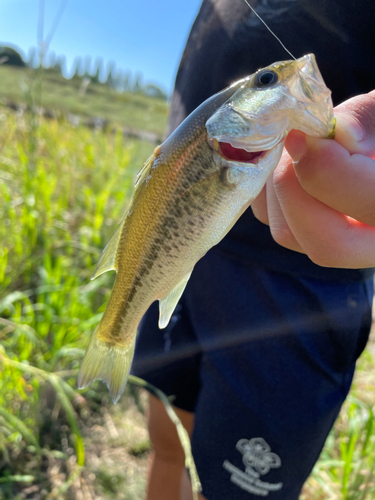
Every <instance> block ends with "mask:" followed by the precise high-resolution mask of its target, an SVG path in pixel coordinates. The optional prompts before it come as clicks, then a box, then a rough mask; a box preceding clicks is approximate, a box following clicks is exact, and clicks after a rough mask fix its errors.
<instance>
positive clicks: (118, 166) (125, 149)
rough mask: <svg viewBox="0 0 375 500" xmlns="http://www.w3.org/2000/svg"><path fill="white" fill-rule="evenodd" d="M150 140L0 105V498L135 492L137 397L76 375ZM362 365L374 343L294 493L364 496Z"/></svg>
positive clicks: (366, 454)
mask: <svg viewBox="0 0 375 500" xmlns="http://www.w3.org/2000/svg"><path fill="white" fill-rule="evenodd" d="M0 69H1V70H3V69H4V68H0ZM151 150H152V146H150V145H149V144H147V143H142V142H139V141H134V140H125V139H124V138H123V136H122V134H121V133H120V132H117V133H111V132H109V131H105V130H104V131H93V130H90V129H88V128H85V127H83V126H78V127H76V128H74V127H73V126H72V125H71V124H69V123H67V122H66V121H65V120H64V119H63V118H62V119H60V120H55V119H53V120H46V119H39V118H37V117H35V116H34V115H33V114H31V113H30V114H24V115H22V116H20V115H19V114H16V113H12V112H10V111H8V110H7V109H6V108H5V107H3V108H0V219H1V221H2V224H0V242H1V244H0V346H1V347H0V500H11V499H12V500H21V499H22V498H26V497H28V498H33V499H35V500H38V499H39V498H40V499H42V498H48V499H50V500H51V499H52V498H54V499H65V498H73V499H77V500H78V499H79V498H82V496H81V497H80V496H79V495H80V494H83V493H82V492H85V493H84V494H85V495H86V496H85V498H87V499H90V498H93V499H94V498H96V497H97V496H100V497H102V498H104V499H110V498H116V499H117V500H140V499H141V498H143V494H144V493H143V492H144V487H145V477H146V460H147V454H148V450H149V441H148V436H147V432H146V430H145V418H144V415H143V411H138V409H137V408H138V407H139V408H141V409H142V408H143V407H144V405H145V401H144V396H143V395H141V396H139V395H138V393H136V392H134V390H133V389H132V388H131V387H129V388H128V390H127V392H126V394H125V395H124V396H123V397H122V399H121V402H120V403H119V404H118V405H116V406H113V405H112V404H111V403H110V400H109V396H108V392H107V391H106V390H105V389H104V388H103V385H102V384H100V383H96V384H93V385H92V386H91V387H90V388H89V389H88V390H86V391H84V392H83V393H81V394H79V393H78V392H77V390H76V377H77V371H78V366H79V363H80V361H81V359H82V356H83V353H84V350H85V347H86V345H87V342H88V339H89V336H90V334H91V332H92V330H93V328H94V327H95V325H96V324H97V323H98V321H99V319H100V317H101V315H102V313H103V311H104V307H105V303H106V301H107V299H108V297H109V293H110V289H111V286H112V283H113V275H111V274H110V273H107V274H104V275H103V276H101V277H99V278H98V279H96V280H94V281H90V276H91V275H92V273H93V271H94V268H95V265H96V262H97V260H98V258H99V256H100V253H101V249H102V248H103V247H104V245H105V244H106V243H107V241H108V239H109V238H110V236H111V234H112V233H113V231H114V228H115V227H116V224H117V222H119V220H120V219H121V216H122V214H123V212H124V210H125V208H126V205H127V203H128V202H129V198H130V194H131V192H132V189H133V187H132V186H133V180H134V176H135V173H136V172H137V171H138V170H139V169H140V168H141V166H142V164H143V161H144V160H145V159H146V158H147V157H148V155H149V154H150V152H151ZM374 368H375V362H374V344H373V343H372V344H370V345H369V347H368V349H367V350H366V351H365V353H364V355H363V356H362V358H361V361H360V363H359V366H358V370H357V374H356V379H355V383H354V386H353V389H352V391H351V396H350V398H349V399H348V402H347V403H346V405H345V407H344V409H343V411H342V413H341V416H340V418H339V420H338V422H337V424H336V426H335V429H334V430H333V431H332V433H331V435H330V437H329V439H328V441H327V443H326V446H325V449H324V451H323V453H322V456H321V459H320V461H319V462H318V464H317V466H316V467H315V469H314V472H313V474H312V476H311V478H310V480H309V482H308V484H307V485H306V488H305V490H304V496H303V498H304V500H328V499H332V500H333V499H334V500H373V499H374V498H375V480H374V469H375V463H374V460H375V432H374V416H373V414H374V411H375V369H374ZM84 458H85V464H84V465H83V461H84ZM27 492H29V493H27ZM28 495H29V496H28ZM30 495H31V497H30Z"/></svg>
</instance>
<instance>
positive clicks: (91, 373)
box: [78, 55, 334, 401]
mask: <svg viewBox="0 0 375 500" xmlns="http://www.w3.org/2000/svg"><path fill="white" fill-rule="evenodd" d="M292 128H298V129H300V130H302V131H304V132H306V133H309V134H310V135H315V136H320V137H328V136H329V135H330V134H332V131H333V128H334V119H333V112H332V103H331V99H330V92H329V90H328V89H327V88H326V87H325V85H324V82H323V80H322V77H321V75H320V73H319V70H318V68H317V65H316V63H315V58H314V56H313V55H308V56H305V57H303V58H301V59H298V60H296V61H285V62H281V63H275V64H273V65H271V66H269V67H268V68H265V69H263V70H260V71H258V72H257V73H255V74H254V75H252V76H250V77H248V78H245V79H244V80H241V81H239V82H236V83H235V84H234V85H232V86H231V87H229V88H227V89H225V90H224V91H222V92H220V93H219V94H216V95H215V96H213V97H211V98H210V99H208V100H207V101H205V102H204V103H203V104H202V105H201V106H200V107H199V108H197V109H196V110H195V111H194V112H193V113H192V114H191V115H189V117H188V118H187V119H186V120H185V121H184V122H183V123H182V124H181V125H180V127H178V129H177V130H176V131H175V132H174V133H173V134H172V135H171V136H170V137H169V138H168V139H167V140H166V141H165V142H164V143H163V144H162V145H161V146H158V147H157V148H156V149H155V152H154V154H153V155H152V156H151V157H150V158H149V160H148V161H147V162H146V164H145V166H144V168H143V170H142V171H141V173H140V176H139V179H138V181H137V189H136V192H135V194H134V197H133V200H132V203H131V206H130V209H129V212H128V214H127V216H126V217H125V219H124V221H123V222H122V223H121V224H120V226H119V228H118V229H117V230H116V232H115V234H114V236H113V237H112V239H111V241H110V243H109V244H108V245H107V247H106V248H105V250H104V252H103V254H102V257H101V259H100V261H99V264H98V267H97V270H96V272H95V275H94V277H97V276H99V275H100V274H102V273H103V272H105V271H108V270H111V269H115V270H116V271H117V277H116V281H115V284H114V288H113V291H112V295H111V298H110V300H109V303H108V306H107V309H106V311H105V313H104V315H103V318H102V320H101V321H100V323H99V325H98V327H97V329H96V330H95V332H94V334H93V337H92V339H91V341H90V344H89V347H88V349H87V353H86V356H85V359H84V361H83V364H82V367H81V371H80V375H79V382H78V383H79V386H80V387H81V388H83V387H85V386H87V385H88V384H89V383H90V382H92V381H93V380H95V379H101V380H104V381H105V382H106V383H107V385H108V387H109V389H110V392H111V395H112V398H113V400H114V401H117V400H118V398H119V397H120V395H121V393H122V391H123V389H124V387H125V384H126V380H127V376H128V373H129V370H130V365H131V362H132V358H133V353H134V345H135V338H136V331H137V327H138V324H139V322H140V320H141V318H142V316H143V314H144V313H145V312H146V310H147V309H148V307H149V306H150V305H151V303H152V302H153V301H155V300H156V299H159V301H160V320H159V326H160V328H163V327H165V326H166V325H167V324H168V322H169V319H170V317H171V315H172V313H173V310H174V308H175V306H176V305H177V302H178V300H179V298H180V296H181V294H182V292H183V290H184V288H185V286H186V283H187V281H188V279H189V277H190V274H191V272H192V270H193V268H194V265H195V264H196V262H197V261H198V260H199V259H200V258H201V257H202V256H203V255H204V254H205V253H206V252H207V251H208V250H209V249H210V248H211V247H212V246H214V245H216V244H217V243H218V242H219V241H220V240H221V239H222V238H223V237H224V236H225V234H226V233H227V232H228V231H229V230H230V228H231V227H232V226H233V224H234V223H235V222H236V221H237V219H238V218H239V217H240V215H241V214H242V213H243V212H244V210H245V209H246V208H247V207H248V206H249V205H250V203H251V202H252V201H253V200H254V199H255V198H256V196H257V195H258V194H259V192H260V190H261V189H262V187H263V186H264V184H265V182H266V180H267V178H268V176H269V174H270V173H271V172H272V171H273V170H274V168H275V167H276V166H277V163H278V161H279V159H280V156H281V153H282V150H283V145H284V141H285V138H286V136H287V133H288V132H289V131H290V130H291V129H292Z"/></svg>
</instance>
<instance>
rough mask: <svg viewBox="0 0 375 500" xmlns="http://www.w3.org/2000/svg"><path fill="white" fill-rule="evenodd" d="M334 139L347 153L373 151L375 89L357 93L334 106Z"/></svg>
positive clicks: (367, 153) (374, 143)
mask: <svg viewBox="0 0 375 500" xmlns="http://www.w3.org/2000/svg"><path fill="white" fill-rule="evenodd" d="M335 118H336V131H335V140H336V142H338V143H339V144H341V145H342V146H343V147H344V148H345V149H346V150H347V151H349V153H351V154H354V153H360V154H363V155H366V156H371V157H372V156H373V155H374V152H375V90H373V91H372V92H369V93H368V94H363V95H358V96H356V97H353V98H352V99H349V100H347V101H345V102H343V103H342V104H340V105H339V106H337V107H336V108H335Z"/></svg>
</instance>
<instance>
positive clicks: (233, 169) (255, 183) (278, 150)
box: [210, 135, 286, 220]
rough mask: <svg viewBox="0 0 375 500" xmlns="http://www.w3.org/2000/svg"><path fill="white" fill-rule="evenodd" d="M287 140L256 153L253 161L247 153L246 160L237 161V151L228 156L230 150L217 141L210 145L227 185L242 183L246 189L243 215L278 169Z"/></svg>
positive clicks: (282, 139)
mask: <svg viewBox="0 0 375 500" xmlns="http://www.w3.org/2000/svg"><path fill="white" fill-rule="evenodd" d="M285 139H286V135H284V136H283V137H282V138H281V139H280V140H279V142H278V143H277V144H276V145H275V146H274V147H273V148H271V149H269V150H265V151H261V152H256V153H255V154H254V157H253V158H252V159H249V160H246V153H245V154H244V156H245V159H244V158H243V157H242V158H241V156H240V159H241V160H242V161H238V160H237V159H236V158H237V154H238V152H237V151H232V150H230V154H226V153H227V151H228V150H227V149H226V148H225V147H224V148H223V145H222V143H219V142H217V141H212V142H211V143H210V144H211V147H212V148H213V150H214V151H213V158H214V161H215V163H216V164H217V165H218V166H220V167H221V168H223V169H225V171H226V181H227V183H228V184H229V185H235V186H238V185H239V184H241V183H242V184H243V188H245V189H246V196H247V201H246V203H244V205H243V207H242V210H241V213H243V212H244V211H245V210H246V209H247V208H248V207H249V205H250V204H251V203H252V202H253V201H254V200H255V198H256V197H257V196H258V194H259V193H260V192H261V190H262V189H263V187H264V185H265V184H266V182H267V179H268V177H269V176H270V175H271V174H272V172H273V171H274V170H275V168H276V167H277V165H278V163H279V161H280V158H281V155H282V152H283V148H284V143H285ZM233 149H235V148H233ZM223 150H224V151H223ZM238 217H239V215H238ZM238 217H237V218H238ZM236 220H237V219H236Z"/></svg>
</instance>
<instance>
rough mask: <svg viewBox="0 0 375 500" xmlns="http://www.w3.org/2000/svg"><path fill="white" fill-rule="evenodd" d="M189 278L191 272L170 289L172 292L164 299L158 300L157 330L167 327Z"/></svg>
mask: <svg viewBox="0 0 375 500" xmlns="http://www.w3.org/2000/svg"><path fill="white" fill-rule="evenodd" d="M190 276H191V272H190V273H188V274H187V275H186V276H184V277H183V279H182V280H181V281H180V282H179V283H178V284H177V285H176V286H175V287H174V288H172V290H171V291H170V292H169V293H168V294H167V295H166V296H165V297H163V298H162V299H159V310H160V314H159V328H165V327H166V326H167V325H168V323H169V320H170V319H171V317H172V314H173V311H174V310H175V308H176V306H177V303H178V301H179V300H180V297H181V295H182V294H183V291H184V290H185V287H186V284H187V282H188V281H189V278H190Z"/></svg>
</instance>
